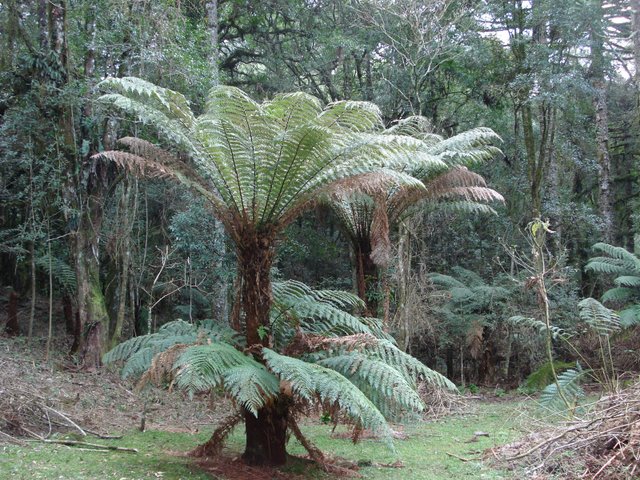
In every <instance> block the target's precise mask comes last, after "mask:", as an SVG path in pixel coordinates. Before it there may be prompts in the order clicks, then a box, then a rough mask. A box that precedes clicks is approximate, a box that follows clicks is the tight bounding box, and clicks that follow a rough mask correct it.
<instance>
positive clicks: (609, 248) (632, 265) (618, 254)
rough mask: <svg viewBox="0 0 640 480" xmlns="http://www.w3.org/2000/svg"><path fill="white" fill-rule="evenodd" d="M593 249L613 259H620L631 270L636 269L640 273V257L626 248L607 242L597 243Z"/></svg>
mask: <svg viewBox="0 0 640 480" xmlns="http://www.w3.org/2000/svg"><path fill="white" fill-rule="evenodd" d="M593 249H594V250H598V251H600V252H603V253H606V254H607V255H609V257H611V258H613V259H617V260H620V261H621V262H622V264H623V265H625V266H626V267H627V268H629V269H630V270H636V271H637V272H638V273H639V274H640V259H638V257H636V256H635V255H634V254H633V253H631V252H629V251H627V250H625V249H624V248H622V247H615V246H613V245H609V244H607V243H596V244H595V245H594V246H593Z"/></svg>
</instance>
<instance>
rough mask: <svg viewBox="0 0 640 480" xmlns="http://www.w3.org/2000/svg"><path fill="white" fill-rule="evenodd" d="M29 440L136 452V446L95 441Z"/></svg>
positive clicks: (94, 448)
mask: <svg viewBox="0 0 640 480" xmlns="http://www.w3.org/2000/svg"><path fill="white" fill-rule="evenodd" d="M29 441H30V442H42V443H54V444H59V445H67V446H69V447H75V446H78V447H88V448H90V449H93V450H96V449H97V450H113V451H116V452H131V453H138V449H137V448H126V447H117V446H115V445H100V444H97V443H89V442H79V441H76V440H47V439H45V438H43V439H42V440H29Z"/></svg>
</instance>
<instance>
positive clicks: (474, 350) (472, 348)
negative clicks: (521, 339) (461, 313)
mask: <svg viewBox="0 0 640 480" xmlns="http://www.w3.org/2000/svg"><path fill="white" fill-rule="evenodd" d="M483 333H484V327H483V326H482V325H481V324H480V323H479V322H477V321H474V322H473V323H472V324H471V327H469V330H467V349H468V350H469V353H470V354H471V358H473V359H474V360H478V359H479V358H480V355H481V354H482V345H483V342H482V335H483Z"/></svg>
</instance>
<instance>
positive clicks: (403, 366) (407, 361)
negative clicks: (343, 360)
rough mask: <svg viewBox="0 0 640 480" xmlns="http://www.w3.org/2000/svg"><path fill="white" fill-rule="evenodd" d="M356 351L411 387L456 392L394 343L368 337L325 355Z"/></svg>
mask: <svg viewBox="0 0 640 480" xmlns="http://www.w3.org/2000/svg"><path fill="white" fill-rule="evenodd" d="M356 349H357V351H358V352H359V353H360V354H362V355H365V356H367V357H368V358H370V359H373V360H379V361H381V362H384V363H385V364H387V365H389V366H390V367H392V368H394V369H396V370H397V371H398V372H400V373H401V374H402V375H403V377H404V378H405V380H406V381H407V382H409V383H410V384H411V385H414V386H415V385H417V384H418V383H419V382H425V383H429V384H431V385H434V386H437V387H440V388H445V389H448V390H451V391H456V392H457V391H458V389H457V387H456V386H455V385H454V384H453V383H452V382H451V381H450V380H449V379H447V378H446V377H445V376H444V375H441V374H440V373H438V372H435V371H434V370H431V369H430V368H428V367H427V366H426V365H424V364H423V363H422V362H420V361H419V360H417V359H415V358H413V357H412V356H411V355H409V354H407V353H405V352H403V351H402V350H400V349H399V348H398V347H397V346H396V345H395V342H392V341H389V340H384V339H378V338H375V337H368V338H366V341H362V342H360V343H355V344H353V345H351V346H350V347H349V348H348V349H342V350H341V349H336V351H335V352H333V353H331V354H329V353H327V355H329V356H333V355H341V354H347V353H350V352H352V351H354V350H356Z"/></svg>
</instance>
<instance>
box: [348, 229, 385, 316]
mask: <svg viewBox="0 0 640 480" xmlns="http://www.w3.org/2000/svg"><path fill="white" fill-rule="evenodd" d="M353 250H354V253H355V268H356V281H357V287H358V296H359V297H360V299H361V300H362V301H363V302H364V304H365V312H364V314H365V315H366V316H372V317H376V316H377V315H378V303H379V302H378V299H379V297H380V292H379V291H378V266H377V265H376V264H375V263H374V262H373V260H372V259H371V244H370V243H369V242H368V241H366V240H360V241H355V242H354V245H353Z"/></svg>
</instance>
